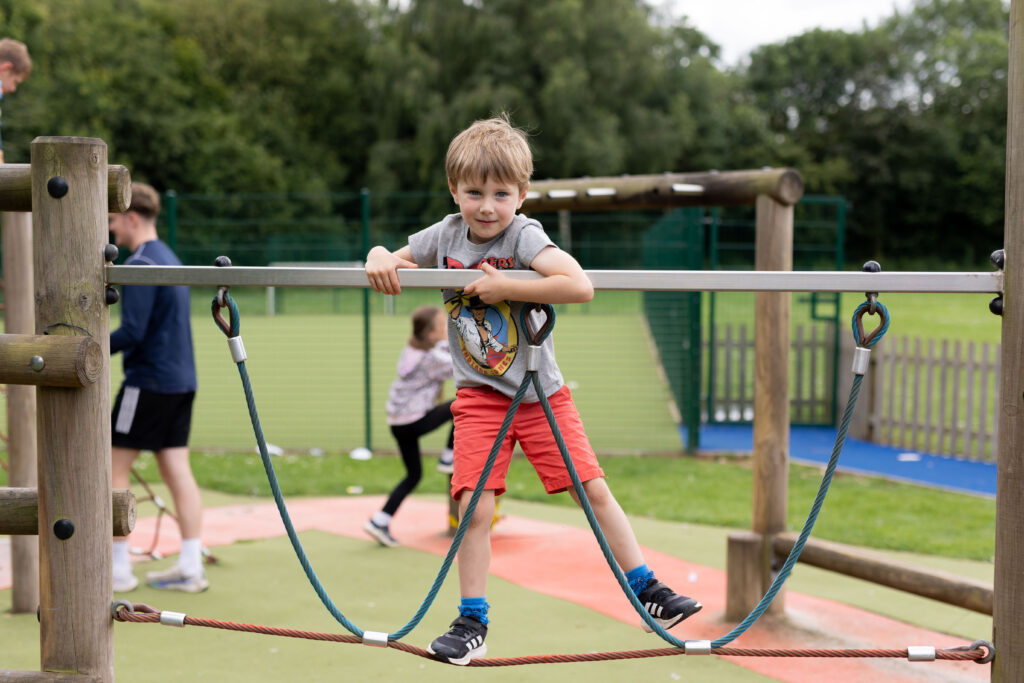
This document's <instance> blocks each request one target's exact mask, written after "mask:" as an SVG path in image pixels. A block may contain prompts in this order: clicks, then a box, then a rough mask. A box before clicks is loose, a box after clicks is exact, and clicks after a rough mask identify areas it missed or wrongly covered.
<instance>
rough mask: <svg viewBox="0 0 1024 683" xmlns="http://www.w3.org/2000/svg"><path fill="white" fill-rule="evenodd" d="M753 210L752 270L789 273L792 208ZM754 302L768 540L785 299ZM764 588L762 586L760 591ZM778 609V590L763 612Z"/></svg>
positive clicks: (757, 461) (758, 526) (781, 420)
mask: <svg viewBox="0 0 1024 683" xmlns="http://www.w3.org/2000/svg"><path fill="white" fill-rule="evenodd" d="M756 207H757V222H756V224H757V227H756V235H755V257H754V261H755V268H756V269H757V270H792V269H793V206H792V205H791V204H789V205H787V204H781V203H779V202H778V201H777V200H776V199H774V198H772V197H769V196H767V195H760V196H758V198H757V204H756ZM754 301H755V305H754V329H755V335H754V337H755V338H754V493H753V508H754V509H753V530H754V531H755V532H757V533H759V534H762V535H764V536H766V537H770V536H771V535H773V534H777V533H780V532H782V531H785V529H786V492H787V484H788V481H787V479H788V476H789V320H790V294H789V292H757V294H756V295H755V300H754ZM766 540H767V539H766ZM767 556H768V557H769V558H770V557H771V554H770V553H768V554H767ZM765 574H767V575H770V572H766V573H765ZM767 589H768V586H767V585H764V586H762V592H764V591H765V590H767ZM751 607H753V605H751ZM784 609H785V603H784V594H783V592H782V591H779V593H778V594H777V595H776V597H775V600H774V601H773V602H772V606H771V607H770V608H769V611H770V612H773V613H782V611H784Z"/></svg>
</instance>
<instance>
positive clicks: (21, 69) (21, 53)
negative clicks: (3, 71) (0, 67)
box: [0, 38, 32, 78]
mask: <svg viewBox="0 0 1024 683" xmlns="http://www.w3.org/2000/svg"><path fill="white" fill-rule="evenodd" d="M0 62H10V63H11V68H12V70H13V71H14V73H16V74H18V75H19V76H25V77H26V78H27V77H28V75H29V74H30V73H32V58H31V57H29V56H28V48H27V47H25V43H23V42H21V41H20V40H14V39H13V38H4V39H2V40H0Z"/></svg>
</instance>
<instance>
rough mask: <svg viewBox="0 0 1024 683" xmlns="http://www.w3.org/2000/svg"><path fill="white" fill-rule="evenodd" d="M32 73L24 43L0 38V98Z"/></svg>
mask: <svg viewBox="0 0 1024 683" xmlns="http://www.w3.org/2000/svg"><path fill="white" fill-rule="evenodd" d="M31 73H32V58H31V57H29V55H28V48H27V47H25V43H23V42H21V41H20V40H14V39H13V38H3V39H2V40H0V98H2V97H3V96H4V95H10V94H11V93H13V92H14V91H15V90H17V89H18V86H19V85H21V83H22V81H24V80H25V79H26V78H28V77H29V75H30V74H31ZM2 163H4V150H3V143H2V142H0V164H2Z"/></svg>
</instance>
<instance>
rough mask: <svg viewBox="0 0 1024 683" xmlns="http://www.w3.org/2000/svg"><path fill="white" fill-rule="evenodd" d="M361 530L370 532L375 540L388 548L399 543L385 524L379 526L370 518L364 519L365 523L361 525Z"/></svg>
mask: <svg viewBox="0 0 1024 683" xmlns="http://www.w3.org/2000/svg"><path fill="white" fill-rule="evenodd" d="M363 531H365V532H366V533H368V534H370V535H371V536H373V537H374V538H376V539H377V542H378V543H380V544H381V545H383V546H387V547H388V548H395V547H398V546H399V545H401V543H399V542H398V541H396V540H395V538H394V536H392V535H391V532H390V531H389V530H388V528H387V526H379V525H377V524H374V523H373V520H372V519H368V520H366V524H364V525H363Z"/></svg>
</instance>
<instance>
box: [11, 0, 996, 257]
mask: <svg viewBox="0 0 1024 683" xmlns="http://www.w3.org/2000/svg"><path fill="white" fill-rule="evenodd" d="M1007 33H1008V15H1007V11H1006V7H1005V6H1004V4H1003V1H1002V0H917V2H916V4H914V6H913V7H912V8H911V9H910V10H909V11H907V12H905V13H894V14H893V15H892V16H891V17H889V18H886V19H884V20H883V21H882V22H881V23H880V24H879V25H878V26H875V27H865V28H864V29H862V30H860V31H857V32H844V31H824V30H812V31H808V32H806V33H804V34H802V35H798V36H795V37H793V38H791V39H789V40H787V41H785V42H782V43H777V44H772V45H764V46H762V47H760V48H758V49H757V50H755V51H754V53H753V54H752V56H751V59H750V62H749V65H747V66H746V67H745V68H742V69H738V70H735V71H730V70H726V69H723V68H722V65H721V64H720V62H719V61H717V55H718V48H717V46H716V45H714V44H713V43H712V42H711V41H710V40H709V39H708V38H707V37H706V36H705V35H704V34H703V33H701V31H700V30H699V27H695V26H692V25H691V24H689V23H688V22H687V20H685V19H673V18H670V17H668V16H667V15H666V14H663V13H659V12H657V11H655V10H654V9H653V4H652V3H649V2H648V1H647V0H552V1H550V2H542V3H538V2H535V1H533V0H479V1H477V2H464V1H463V0H429V1H427V0H411V1H410V2H408V3H386V2H370V1H369V0H292V1H291V2H287V3H285V2H279V1H278V0H223V1H222V2H217V3H210V2H206V1H205V0H114V1H113V2H101V1H99V0H2V2H0V34H4V35H10V36H12V37H15V38H19V39H22V40H24V41H25V42H26V43H27V44H28V45H29V47H30V50H31V52H32V55H33V58H34V62H35V69H34V71H33V74H32V77H31V78H30V79H29V80H28V81H27V82H26V83H25V84H24V85H23V86H22V87H21V88H19V91H18V92H17V93H16V94H15V95H14V96H13V97H12V98H10V101H9V102H4V114H5V116H4V130H3V132H4V138H5V139H6V141H7V145H6V147H7V150H6V157H7V160H8V161H14V162H24V161H27V160H28V145H29V143H30V141H31V140H32V139H33V138H34V137H36V136H39V135H79V136H91V137H100V138H103V139H104V140H106V141H107V142H108V144H109V146H110V159H111V161H112V162H114V163H123V164H126V165H128V166H129V168H130V170H131V171H132V173H133V176H134V177H136V178H139V179H143V180H147V181H149V182H151V183H153V184H154V185H156V186H157V187H158V188H160V189H175V190H177V191H178V192H179V193H269V192H290V193H300V192H317V193H326V192H335V193H337V192H349V193H351V192H356V191H358V190H359V189H360V188H362V187H368V188H370V189H372V190H373V191H374V192H394V191H412V190H416V191H425V190H429V191H434V192H437V191H443V190H444V189H445V178H444V171H443V160H444V155H445V151H446V148H447V144H448V142H449V140H450V139H451V137H452V135H453V134H454V133H455V132H457V131H458V130H460V129H461V128H463V127H464V126H465V125H466V124H468V123H469V122H470V121H472V120H473V119H475V118H479V117H486V116H491V115H494V114H496V113H498V112H502V111H506V112H509V113H510V114H511V116H512V118H513V120H514V121H515V122H516V123H517V124H518V125H520V126H523V127H525V128H526V129H527V130H528V131H529V132H530V133H531V136H532V144H533V147H534V151H535V156H536V177H538V178H548V177H570V176H583V175H589V176H595V177H596V176H608V175H617V174H620V173H634V174H637V173H660V172H664V171H687V170H706V169H710V168H719V169H730V168H759V167H761V166H765V165H774V166H781V165H789V166H794V167H796V168H798V169H799V170H800V171H801V173H802V174H803V176H804V178H805V181H806V186H807V189H808V191H811V192H826V193H837V194H843V195H846V196H847V197H849V198H850V199H851V200H852V204H853V211H852V213H851V214H850V221H849V231H848V234H849V244H848V246H847V253H848V254H849V255H850V256H851V257H852V258H857V259H862V258H863V257H867V256H871V257H876V258H885V259H886V261H887V263H888V265H889V267H898V266H900V265H901V264H902V263H903V262H904V261H907V262H909V261H911V260H920V259H921V258H922V257H925V258H928V257H930V258H932V259H935V260H949V261H956V262H958V263H961V264H971V265H972V267H974V266H973V264H976V263H978V262H983V259H984V256H985V255H986V254H988V253H989V252H990V251H991V250H992V249H994V248H997V247H998V246H999V245H1000V243H1001V230H1002V215H1003V206H1002V205H1003V194H1004V192H1003V182H1004V180H1003V178H1004V172H1003V164H1004V159H1005V151H1004V150H1005V122H1006V95H1007V92H1006V88H1007V66H1006V65H1007V58H1008V41H1007ZM412 208H414V210H413V211H412V212H411V213H408V212H407V213H405V214H404V215H416V216H423V218H424V221H425V220H427V217H436V216H437V215H438V214H440V213H442V212H444V211H446V210H447V204H445V202H444V201H443V198H442V199H441V200H438V199H436V198H434V197H430V198H426V197H424V198H421V200H420V201H418V202H417V203H415V206H414V207H412ZM267 209H268V215H270V216H276V215H277V214H276V213H275V208H274V207H267ZM314 213H315V215H316V216H319V215H321V214H320V213H317V212H314ZM375 215H381V212H380V211H377V210H375ZM265 227H266V226H258V229H259V230H262V229H264V228H265ZM213 232H216V228H215V226H211V233H213ZM218 239H220V237H219V236H218Z"/></svg>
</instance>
